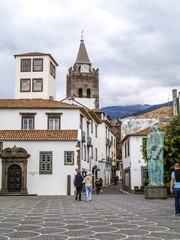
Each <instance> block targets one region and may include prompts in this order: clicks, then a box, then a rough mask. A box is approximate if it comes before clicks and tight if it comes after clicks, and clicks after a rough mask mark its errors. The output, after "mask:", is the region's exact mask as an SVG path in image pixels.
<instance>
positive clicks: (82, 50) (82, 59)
mask: <svg viewBox="0 0 180 240" xmlns="http://www.w3.org/2000/svg"><path fill="white" fill-rule="evenodd" d="M76 63H77V64H83V63H87V64H90V61H89V57H88V54H87V51H86V47H85V44H84V40H83V39H81V42H80V46H79V51H78V55H77V58H76Z"/></svg>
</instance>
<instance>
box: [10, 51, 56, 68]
mask: <svg viewBox="0 0 180 240" xmlns="http://www.w3.org/2000/svg"><path fill="white" fill-rule="evenodd" d="M23 56H24V57H26V56H31V57H32V56H49V57H50V58H51V59H52V61H53V62H54V63H55V64H56V66H59V65H58V63H57V62H56V61H55V59H54V58H53V57H52V56H51V54H49V53H40V52H30V53H23V54H15V55H14V57H15V58H16V57H23Z"/></svg>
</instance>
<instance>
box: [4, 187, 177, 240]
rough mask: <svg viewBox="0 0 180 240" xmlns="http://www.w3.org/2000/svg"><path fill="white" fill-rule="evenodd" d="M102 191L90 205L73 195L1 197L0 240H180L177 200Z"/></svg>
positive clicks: (112, 189)
mask: <svg viewBox="0 0 180 240" xmlns="http://www.w3.org/2000/svg"><path fill="white" fill-rule="evenodd" d="M119 188H120V185H119V184H118V185H116V186H114V185H113V186H109V187H106V188H104V192H103V193H101V194H99V195H96V194H93V195H92V201H88V202H87V201H86V198H85V195H83V200H82V201H75V198H74V196H0V240H8V239H15V240H18V239H19V240H20V239H21V240H25V239H26V240H28V239H29V240H31V239H32V240H42V239H44V240H56V239H57V240H68V239H74V240H78V239H79V240H80V239H81V240H98V239H99V240H118V239H128V240H134V239H136V240H138V239H139V240H163V239H173V240H178V239H179V240H180V216H175V215H174V199H173V198H168V199H167V200H145V199H144V196H143V195H133V194H130V195H123V194H122V193H120V192H119Z"/></svg>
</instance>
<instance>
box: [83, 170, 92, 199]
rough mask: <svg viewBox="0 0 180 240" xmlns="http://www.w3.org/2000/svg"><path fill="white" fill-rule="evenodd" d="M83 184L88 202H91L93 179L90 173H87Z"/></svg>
mask: <svg viewBox="0 0 180 240" xmlns="http://www.w3.org/2000/svg"><path fill="white" fill-rule="evenodd" d="M83 183H84V184H85V190H86V198H87V201H91V194H92V177H91V176H90V173H88V172H87V173H86V177H85V178H84V181H83Z"/></svg>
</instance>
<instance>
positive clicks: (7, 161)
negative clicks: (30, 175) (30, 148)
mask: <svg viewBox="0 0 180 240" xmlns="http://www.w3.org/2000/svg"><path fill="white" fill-rule="evenodd" d="M29 156H30V155H29V154H28V153H27V151H26V150H25V149H23V148H17V147H16V146H15V145H14V147H13V148H5V149H4V150H3V151H2V153H1V156H0V157H1V158H2V188H1V192H0V193H1V194H9V195H13V194H14V195H17V194H28V191H27V162H28V160H27V158H28V157H29ZM12 164H17V165H18V166H20V168H21V171H22V172H21V173H22V180H21V190H20V192H14V193H13V192H8V168H9V167H10V166H11V165H12Z"/></svg>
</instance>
